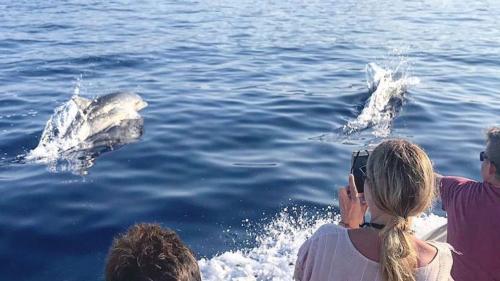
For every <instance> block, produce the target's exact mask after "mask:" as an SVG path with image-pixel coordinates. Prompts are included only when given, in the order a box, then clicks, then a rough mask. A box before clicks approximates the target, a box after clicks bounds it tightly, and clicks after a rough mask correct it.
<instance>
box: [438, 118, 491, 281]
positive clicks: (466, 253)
mask: <svg viewBox="0 0 500 281" xmlns="http://www.w3.org/2000/svg"><path fill="white" fill-rule="evenodd" d="M479 160H481V161H482V163H481V177H482V179H483V181H482V182H477V181H474V180H471V179H467V178H462V177H449V176H448V177H443V176H441V175H437V177H438V178H437V182H438V187H439V194H440V197H441V202H442V207H443V210H444V211H446V213H447V217H448V226H447V241H448V243H450V244H451V245H452V246H453V247H454V248H455V250H456V252H457V253H453V259H454V264H453V268H452V276H453V278H454V279H455V280H457V281H464V280H467V281H470V280H474V281H486V280H488V281H490V280H500V219H498V217H497V216H499V215H500V127H493V128H490V129H489V130H488V132H487V141H486V149H485V151H482V152H481V153H480V154H479Z"/></svg>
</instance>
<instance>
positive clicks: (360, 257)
mask: <svg viewBox="0 0 500 281" xmlns="http://www.w3.org/2000/svg"><path fill="white" fill-rule="evenodd" d="M353 166H354V165H353ZM361 175H364V176H362V178H361V179H360V180H361V181H358V183H360V182H362V183H364V193H363V194H361V193H358V191H357V189H356V183H355V180H354V176H353V175H350V176H349V187H346V188H343V189H340V190H339V199H340V200H339V201H340V204H339V205H340V211H341V218H342V220H341V222H339V225H342V226H344V227H346V228H348V229H344V228H340V227H338V226H335V225H325V226H323V227H321V228H320V229H319V230H318V231H316V233H315V234H314V235H313V236H312V237H311V238H309V239H308V240H307V241H306V242H305V243H304V244H303V245H302V247H301V248H300V250H299V254H298V258H297V263H296V265H295V274H294V278H295V279H296V280H300V281H312V280H318V281H319V280H342V281H346V280H349V281H358V280H359V281H362V280H380V281H382V280H383V281H420V280H426V281H443V280H445V281H446V280H452V279H451V276H450V270H451V266H452V264H453V260H452V256H451V251H450V248H449V245H448V244H446V243H429V242H425V241H422V240H420V239H418V238H417V237H415V235H414V233H413V231H412V230H411V225H412V220H413V218H414V217H415V216H417V215H419V214H421V213H422V212H423V211H425V210H427V209H428V208H429V207H430V206H431V203H432V199H433V196H434V185H435V178H434V172H433V169H432V163H431V161H430V159H429V158H428V156H427V155H426V154H425V152H424V151H423V150H422V149H421V148H419V147H418V146H417V145H414V144H411V143H410V142H408V141H404V140H392V141H384V142H382V143H381V144H379V145H378V146H377V147H376V148H375V149H374V150H373V152H371V153H370V155H369V157H368V161H367V164H366V172H363V173H361ZM363 177H364V178H363ZM362 197H364V199H365V200H366V203H365V202H364V201H365V200H361V198H362ZM367 208H368V209H369V210H370V214H371V221H370V222H369V223H364V213H365V212H366V210H367Z"/></svg>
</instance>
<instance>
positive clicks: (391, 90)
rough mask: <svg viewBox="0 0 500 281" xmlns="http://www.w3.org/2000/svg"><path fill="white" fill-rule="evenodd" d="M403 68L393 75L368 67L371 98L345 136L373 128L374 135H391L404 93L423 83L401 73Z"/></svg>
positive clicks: (344, 129)
mask: <svg viewBox="0 0 500 281" xmlns="http://www.w3.org/2000/svg"><path fill="white" fill-rule="evenodd" d="M400 66H401V64H400V65H399V66H398V67H396V69H395V70H394V71H391V70H387V69H383V68H381V67H380V66H378V65H377V64H375V63H369V64H367V65H366V69H365V71H366V83H367V86H368V90H369V92H370V97H369V98H368V100H367V101H366V103H365V105H364V108H363V110H362V111H361V113H360V114H359V115H358V116H357V117H356V119H354V120H352V121H349V122H348V123H347V124H346V125H344V126H343V128H342V131H343V133H344V134H345V135H351V134H353V133H355V132H359V131H362V130H364V129H367V128H373V134H374V135H375V136H378V137H386V136H388V135H389V134H390V133H391V124H392V121H393V120H394V118H395V117H396V116H397V114H398V113H399V111H400V110H401V108H402V106H403V103H404V101H405V93H406V91H407V89H408V87H409V86H412V85H416V84H418V83H419V82H420V81H419V79H418V78H416V77H410V76H408V74H407V72H405V71H402V70H400Z"/></svg>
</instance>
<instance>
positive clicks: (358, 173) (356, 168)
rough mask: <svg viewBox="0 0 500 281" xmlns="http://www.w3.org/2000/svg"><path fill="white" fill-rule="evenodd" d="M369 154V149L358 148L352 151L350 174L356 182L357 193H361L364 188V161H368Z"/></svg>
mask: <svg viewBox="0 0 500 281" xmlns="http://www.w3.org/2000/svg"><path fill="white" fill-rule="evenodd" d="M369 155H370V151H368V150H359V151H354V152H353V153H352V158H351V174H353V175H354V183H356V189H357V190H358V193H362V192H363V191H364V190H365V189H364V185H365V178H366V163H367V162H368V156H369Z"/></svg>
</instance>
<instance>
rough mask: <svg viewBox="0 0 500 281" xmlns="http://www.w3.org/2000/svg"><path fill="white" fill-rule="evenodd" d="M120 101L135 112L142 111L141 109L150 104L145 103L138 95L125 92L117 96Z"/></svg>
mask: <svg viewBox="0 0 500 281" xmlns="http://www.w3.org/2000/svg"><path fill="white" fill-rule="evenodd" d="M117 98H119V99H120V101H121V103H122V105H126V106H129V107H130V108H132V109H133V110H135V111H140V110H141V109H143V108H145V107H146V106H148V103H147V102H146V101H144V100H143V99H142V98H141V97H140V96H139V95H138V94H136V93H131V92H123V93H119V94H118V95H117Z"/></svg>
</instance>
